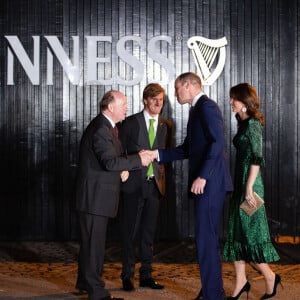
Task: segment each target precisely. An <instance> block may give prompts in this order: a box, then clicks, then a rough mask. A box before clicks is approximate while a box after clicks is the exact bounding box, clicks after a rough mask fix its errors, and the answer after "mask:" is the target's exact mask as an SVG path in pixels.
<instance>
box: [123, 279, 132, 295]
mask: <svg viewBox="0 0 300 300" xmlns="http://www.w3.org/2000/svg"><path fill="white" fill-rule="evenodd" d="M122 283H123V290H124V291H127V292H130V291H133V290H134V286H133V283H132V281H131V280H130V279H129V278H125V279H123V280H122Z"/></svg>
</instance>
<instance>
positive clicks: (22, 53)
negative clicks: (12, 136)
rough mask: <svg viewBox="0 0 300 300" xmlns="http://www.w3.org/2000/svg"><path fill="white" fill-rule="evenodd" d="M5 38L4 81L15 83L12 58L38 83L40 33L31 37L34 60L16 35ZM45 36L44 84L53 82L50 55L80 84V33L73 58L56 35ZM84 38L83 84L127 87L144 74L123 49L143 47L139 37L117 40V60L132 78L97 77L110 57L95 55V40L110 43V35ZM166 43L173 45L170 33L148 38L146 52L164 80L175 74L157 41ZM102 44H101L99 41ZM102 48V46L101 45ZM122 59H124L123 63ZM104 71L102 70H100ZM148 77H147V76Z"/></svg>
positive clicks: (76, 83)
mask: <svg viewBox="0 0 300 300" xmlns="http://www.w3.org/2000/svg"><path fill="white" fill-rule="evenodd" d="M5 38H6V40H7V41H8V44H9V46H8V47H7V84H8V85H14V84H15V82H14V57H16V58H17V59H18V61H19V62H20V64H21V66H22V67H23V69H24V71H25V73H26V74H27V76H28V78H29V80H30V81H31V83H32V84H33V85H39V84H40V50H41V49H40V44H41V43H40V36H32V38H33V59H32V60H31V59H30V57H29V56H28V54H27V52H26V50H25V49H24V47H23V45H22V43H21V42H20V40H19V38H18V37H17V36H15V35H11V36H8V35H6V36H5ZM44 38H45V39H46V40H47V42H48V45H47V49H46V50H47V51H46V55H47V74H46V76H47V81H46V82H47V85H53V56H54V55H55V57H56V58H57V60H58V62H59V63H60V65H61V66H62V68H63V70H64V72H65V73H66V75H67V77H68V79H69V81H70V82H71V83H72V84H73V85H79V83H80V79H81V74H82V70H81V67H80V57H79V53H80V51H79V50H80V42H79V36H73V37H72V40H73V57H72V61H71V59H70V58H69V57H68V55H67V53H66V51H65V50H64V48H63V46H62V44H61V43H60V41H59V40H58V38H57V36H53V35H46V36H44ZM85 39H86V41H87V46H86V47H87V49H86V51H87V52H86V53H87V58H86V61H87V62H86V68H87V69H86V74H85V82H84V83H85V84H87V85H112V84H122V85H126V86H132V85H135V84H138V83H139V82H140V81H141V80H142V79H143V76H144V75H145V67H144V64H143V63H142V62H141V61H140V60H139V59H138V58H137V57H136V56H134V54H133V53H131V52H134V51H133V50H131V52H129V50H128V49H126V43H127V42H128V41H130V42H132V43H134V44H135V45H136V44H137V45H138V47H139V48H140V50H143V49H145V48H146V47H145V43H144V41H143V39H142V38H141V37H139V36H125V37H122V38H121V39H120V40H119V41H117V43H116V53H117V56H118V57H119V59H120V60H118V61H119V64H120V63H123V62H124V63H125V64H127V65H129V66H130V67H131V68H132V78H130V79H128V78H122V77H120V76H115V74H112V75H111V77H112V78H108V79H107V78H105V79H104V78H99V77H100V76H99V73H100V72H99V71H98V70H99V69H100V66H101V64H112V61H111V57H109V56H105V57H100V56H98V43H109V44H112V43H113V41H112V36H86V37H85ZM162 42H166V43H167V44H168V45H171V44H172V39H171V37H169V36H164V35H161V36H157V37H153V38H152V39H150V40H149V43H148V48H147V55H148V56H149V57H150V58H151V59H152V60H153V61H155V62H156V63H158V64H159V65H160V66H161V67H162V68H164V69H165V71H166V74H167V80H168V81H169V80H172V79H173V78H174V76H175V68H174V65H173V64H172V62H171V61H170V60H169V59H168V58H167V57H166V56H164V55H163V53H161V52H160V51H159V48H158V46H160V44H159V43H162ZM101 45H102V44H101ZM103 47H104V46H103ZM122 61H123V62H122ZM114 67H115V68H113V69H115V70H118V69H119V68H118V67H119V66H114ZM103 73H104V72H103ZM118 75H119V74H118ZM148 77H149V76H148ZM149 80H151V81H156V82H160V83H162V84H166V83H167V82H166V81H165V80H164V81H159V80H157V79H156V78H150V79H149Z"/></svg>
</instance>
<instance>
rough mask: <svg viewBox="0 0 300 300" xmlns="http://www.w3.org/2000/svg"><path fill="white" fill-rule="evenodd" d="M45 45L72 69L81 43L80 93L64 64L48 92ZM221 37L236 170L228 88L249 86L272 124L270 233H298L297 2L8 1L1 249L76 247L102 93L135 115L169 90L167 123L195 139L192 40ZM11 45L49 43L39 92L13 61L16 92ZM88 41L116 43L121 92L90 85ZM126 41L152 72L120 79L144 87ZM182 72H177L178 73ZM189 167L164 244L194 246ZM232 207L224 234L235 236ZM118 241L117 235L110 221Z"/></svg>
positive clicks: (178, 169)
mask: <svg viewBox="0 0 300 300" xmlns="http://www.w3.org/2000/svg"><path fill="white" fill-rule="evenodd" d="M47 35H54V36H57V37H58V39H59V41H60V42H61V44H62V45H63V47H64V50H65V52H66V53H67V55H68V56H69V57H70V59H71V60H72V57H73V40H72V36H78V37H79V43H80V48H79V66H80V70H81V77H80V82H79V84H76V85H74V84H72V83H70V80H69V78H68V77H67V76H66V73H65V72H64V71H63V69H62V66H61V65H60V63H59V62H58V61H57V60H56V59H55V58H54V62H53V74H54V78H53V85H49V84H47V77H46V74H47V47H48V48H49V46H48V43H47V40H46V39H45V36H47ZM195 35H198V36H203V37H206V38H210V39H217V38H221V37H223V36H225V37H226V38H227V41H228V44H227V46H226V55H227V56H226V63H225V67H224V70H223V72H222V74H221V76H220V77H219V79H218V80H217V81H216V82H215V83H214V84H213V85H212V86H206V87H205V92H206V93H207V94H208V95H209V96H211V97H212V98H213V99H215V100H216V101H217V102H218V103H219V105H220V107H221V109H222V112H223V114H224V120H225V127H226V141H227V150H228V155H229V158H230V163H231V167H232V166H233V163H234V149H233V146H232V143H231V140H232V138H233V136H234V134H235V132H236V121H235V118H234V116H233V115H232V113H231V110H230V106H229V96H228V91H229V88H230V86H232V85H235V84H237V83H239V82H245V81H246V82H250V83H252V84H253V85H254V86H255V87H256V88H257V90H258V92H259V95H260V97H261V100H262V101H261V103H262V110H263V112H264V113H265V116H266V127H265V159H266V167H265V169H264V178H265V185H266V186H265V188H266V205H267V211H268V216H269V218H270V229H271V233H272V235H291V236H296V235H299V234H300V205H299V194H300V185H299V173H300V167H299V166H300V165H299V164H300V157H299V155H300V154H299V144H300V130H299V128H300V127H299V119H300V118H299V115H300V106H299V105H298V100H299V89H300V88H299V87H300V62H299V52H300V3H299V1H297V0H294V1H292V0H286V1H281V0H252V1H251V0H147V1H142V0H141V1H137V0H123V1H122V0H120V1H114V0H112V1H106V0H103V1H100V0H99V1H96V0H89V1H85V0H74V1H72V0H62V1H59V0H48V1H40V0H32V1H30V0H1V2H0V157H1V165H0V170H1V181H0V239H1V240H25V239H27V240H28V239H30V240H70V239H76V238H77V222H76V214H75V211H74V195H73V190H74V178H75V174H76V168H77V157H78V144H79V141H80V137H81V134H82V132H83V130H84V128H85V127H86V126H87V124H88V123H89V121H90V120H91V118H93V117H94V116H95V115H96V114H97V112H98V103H99V100H100V99H101V96H102V95H103V93H104V92H105V91H107V90H109V89H111V88H114V89H120V90H121V91H123V92H125V93H126V95H127V97H128V100H129V113H128V114H132V113H135V112H138V111H139V110H141V108H142V101H141V95H142V90H143V88H144V87H145V85H146V84H147V83H149V82H151V81H161V82H162V84H163V85H164V86H165V88H166V91H167V94H168V101H167V103H166V106H165V108H164V111H163V114H164V115H165V116H166V117H169V118H170V119H172V120H173V121H174V123H175V126H176V133H175V136H174V141H175V143H176V144H179V143H180V142H182V140H183V138H184V136H185V129H186V122H187V114H188V107H187V106H180V105H178V104H177V103H176V100H175V98H174V88H173V85H174V79H175V76H176V75H179V74H180V73H182V72H186V71H195V72H196V71H197V70H196V65H195V62H194V60H193V56H192V53H191V50H190V49H188V47H187V40H188V38H189V37H191V36H195ZM5 36H17V37H18V38H19V40H20V42H21V43H22V45H23V47H24V49H25V50H26V53H27V54H28V56H29V57H30V59H31V60H33V44H34V43H33V36H39V37H40V52H39V53H40V68H39V70H40V74H39V75H40V76H39V84H36V85H34V84H32V82H31V81H30V80H29V77H28V76H27V75H26V73H25V71H24V69H23V67H22V66H21V64H20V63H19V61H18V59H17V58H16V57H15V58H14V85H9V84H8V83H7V82H8V74H7V73H8V72H7V70H8V63H7V62H8V49H10V48H11V47H9V43H8V40H7V39H6V38H5ZM86 36H111V37H112V42H111V43H105V46H103V45H104V43H100V46H99V48H98V55H99V57H109V58H110V61H109V62H107V63H103V64H102V65H101V66H102V68H99V69H98V75H99V77H100V78H103V79H109V78H112V84H111V85H105V84H100V85H97V84H92V85H88V84H86V83H85V81H84V80H85V78H86V76H87V75H86V73H87V50H86V49H87V48H86V47H87V40H86V38H85V37H86ZM126 36H135V37H139V38H140V40H139V41H140V42H139V43H138V42H128V44H126V49H127V51H129V52H130V53H132V55H134V56H135V57H136V58H137V59H138V60H139V61H140V62H141V63H142V64H143V66H144V75H143V77H142V79H141V80H140V81H139V82H138V83H136V84H134V85H126V84H119V83H118V80H117V78H118V77H119V78H123V79H124V80H131V79H132V78H134V77H135V74H134V72H133V69H132V68H131V67H130V65H128V64H126V63H125V62H124V61H123V60H121V59H120V58H119V57H118V55H117V51H116V46H117V42H118V41H119V40H120V39H121V38H123V37H126ZM157 36H167V37H170V39H171V40H170V42H169V43H168V42H166V41H162V42H158V44H157V53H160V54H161V55H163V56H164V57H165V58H166V59H167V60H168V62H169V63H170V64H171V66H173V71H174V74H173V75H172V76H173V78H168V76H167V75H168V74H167V73H168V72H166V69H165V68H164V67H163V66H162V65H161V64H159V63H157V61H155V60H153V59H152V58H151V57H149V55H148V54H149V53H148V46H149V43H150V41H151V39H153V38H154V37H157ZM169 73H172V68H171V69H170V70H169ZM186 168H187V163H186V162H185V161H183V162H176V163H174V164H173V175H169V178H168V182H169V186H168V189H169V193H168V196H167V199H166V200H165V201H164V202H163V203H162V210H161V218H160V220H159V230H158V237H159V238H162V239H163V238H172V239H182V238H188V237H192V236H193V209H192V203H191V201H190V200H189V199H188V198H187V193H186V189H187V186H186V184H187V180H186V179H187V178H186V174H187V170H186ZM227 207H228V205H227V204H226V206H225V210H224V226H223V233H225V232H226V222H227V219H226V216H227ZM111 228H112V229H110V236H114V235H115V234H116V231H117V229H116V228H117V221H113V222H112V227H111Z"/></svg>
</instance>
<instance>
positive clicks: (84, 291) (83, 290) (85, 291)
mask: <svg viewBox="0 0 300 300" xmlns="http://www.w3.org/2000/svg"><path fill="white" fill-rule="evenodd" d="M75 288H76V289H77V290H78V294H79V295H83V294H87V293H88V291H87V290H86V289H85V288H82V287H78V286H76V287H75Z"/></svg>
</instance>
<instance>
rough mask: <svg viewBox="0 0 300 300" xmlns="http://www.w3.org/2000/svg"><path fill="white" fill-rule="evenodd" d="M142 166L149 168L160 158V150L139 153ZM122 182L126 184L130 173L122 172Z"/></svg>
mask: <svg viewBox="0 0 300 300" xmlns="http://www.w3.org/2000/svg"><path fill="white" fill-rule="evenodd" d="M138 154H139V156H140V159H141V162H142V166H143V167H147V166H149V164H151V163H152V162H153V161H154V160H155V159H157V157H158V150H141V151H140V152H139V153H138ZM120 177H121V181H122V182H125V181H126V180H127V179H128V177H129V172H128V171H122V172H121V173H120Z"/></svg>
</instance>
